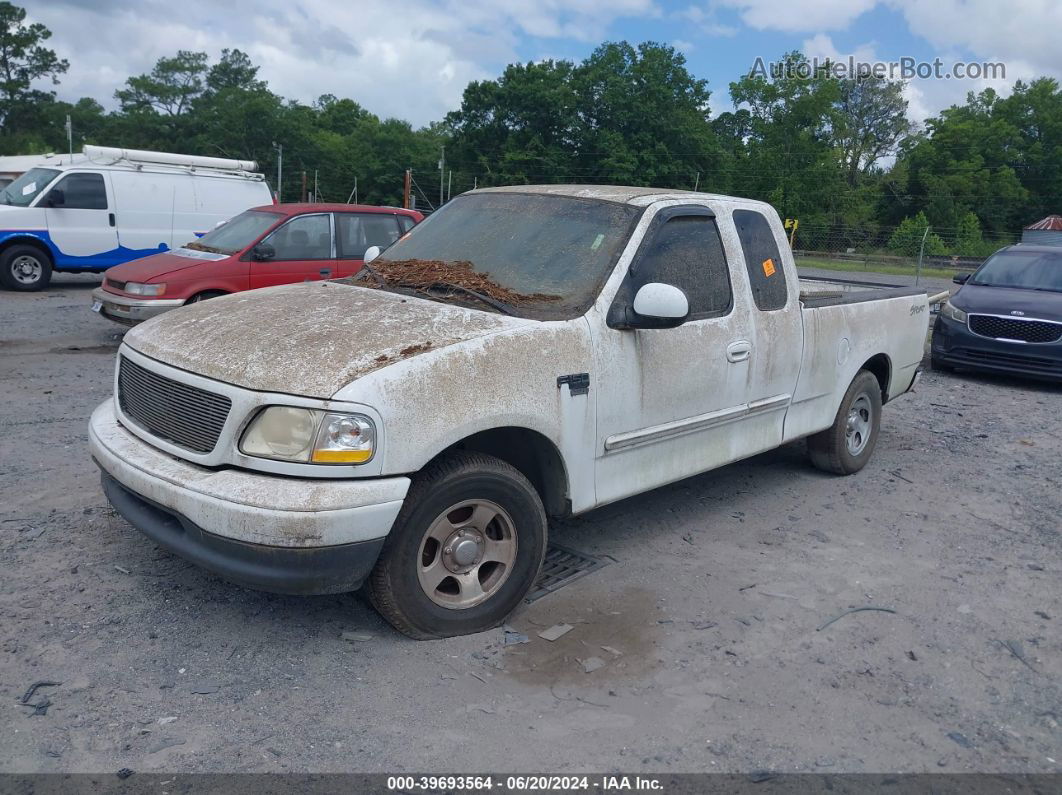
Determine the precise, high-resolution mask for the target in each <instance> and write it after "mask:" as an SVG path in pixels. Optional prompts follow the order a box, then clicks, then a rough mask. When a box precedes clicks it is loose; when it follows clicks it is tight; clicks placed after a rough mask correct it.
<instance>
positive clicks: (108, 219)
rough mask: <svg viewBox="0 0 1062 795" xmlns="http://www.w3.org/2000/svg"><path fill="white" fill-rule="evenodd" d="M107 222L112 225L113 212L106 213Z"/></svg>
mask: <svg viewBox="0 0 1062 795" xmlns="http://www.w3.org/2000/svg"><path fill="white" fill-rule="evenodd" d="M107 222H108V223H109V224H110V225H111V226H114V213H107Z"/></svg>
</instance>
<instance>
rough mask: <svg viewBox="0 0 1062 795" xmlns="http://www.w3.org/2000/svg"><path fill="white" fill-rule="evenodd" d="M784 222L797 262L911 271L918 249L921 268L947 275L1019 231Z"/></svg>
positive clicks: (974, 263) (972, 266) (970, 266)
mask: <svg viewBox="0 0 1062 795" xmlns="http://www.w3.org/2000/svg"><path fill="white" fill-rule="evenodd" d="M786 225H787V230H786V231H787V233H788V234H789V235H790V240H791V242H792V244H793V254H794V256H795V257H796V261H797V264H798V265H802V266H804V267H809V268H822V269H826V270H842V271H852V272H857V273H858V272H867V273H873V272H878V273H891V274H911V275H914V273H915V272H916V271H917V269H918V261H919V254H920V253H921V259H922V272H923V273H927V274H929V275H933V274H935V275H938V276H944V275H945V272H946V274H947V275H948V276H949V277H950V275H952V274H954V273H957V272H959V273H961V272H972V271H974V270H976V269H977V268H978V267H979V266H980V265H981V263H983V262H984V261H985V260H986V259H987V258H988V257H989V256H991V255H992V253H994V252H995V251H997V250H998V249H1000V248H1002V247H1003V246H1009V245H1011V244H1012V243H1016V242H1018V240H1019V239H1020V233H1014V234H999V233H997V234H990V233H978V234H976V235H971V234H969V232H966V233H963V232H962V231H961V230H947V229H939V228H935V227H929V228H928V232H927V231H926V227H921V228H917V229H912V228H911V227H910V225H907V226H898V227H880V228H876V229H874V230H858V229H856V230H853V229H844V230H841V229H837V228H836V227H826V226H815V225H810V224H809V225H804V224H800V223H799V222H798V223H797V225H796V229H795V230H794V229H793V227H792V224H791V222H788V221H787V222H786ZM923 241H924V248H923Z"/></svg>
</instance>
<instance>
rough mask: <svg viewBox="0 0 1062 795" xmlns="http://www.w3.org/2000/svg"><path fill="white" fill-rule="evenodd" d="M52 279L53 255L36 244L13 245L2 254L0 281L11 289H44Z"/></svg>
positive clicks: (21, 290)
mask: <svg viewBox="0 0 1062 795" xmlns="http://www.w3.org/2000/svg"><path fill="white" fill-rule="evenodd" d="M51 279H52V260H51V257H49V256H48V255H47V254H46V253H45V252H44V251H42V250H41V249H39V248H37V247H36V246H12V247H11V248H9V249H8V250H7V251H5V252H4V253H3V255H0V282H2V283H3V285H4V287H6V288H8V289H9V290H18V291H20V292H31V291H33V290H42V289H44V288H45V287H47V286H48V282H50V281H51Z"/></svg>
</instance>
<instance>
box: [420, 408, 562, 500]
mask: <svg viewBox="0 0 1062 795" xmlns="http://www.w3.org/2000/svg"><path fill="white" fill-rule="evenodd" d="M451 450H473V451H475V452H479V453H485V454H487V455H492V456H494V457H495V458H500V459H501V460H502V461H505V462H506V463H507V464H509V465H511V466H513V467H516V469H518V470H520V472H521V474H523V476H524V477H526V478H527V479H528V480H530V481H531V485H533V486H534V487H535V490H536V491H537V492H538V494H539V496H540V497H541V498H542V504H543V505H544V506H545V508H546V514H547V515H548V516H555V517H556V516H565V515H567V514H568V513H570V512H571V503H570V501H569V500H568V475H567V472H566V471H565V469H564V460H563V459H562V458H561V455H560V452H559V451H558V450H557V448H556V446H555V445H554V444H553V442H551V441H550V440H549V439H547V438H546V437H545V436H543V435H542V434H541V433H538V432H537V431H532V430H530V429H529V428H518V427H508V428H492V429H491V430H489V431H480V432H479V433H476V434H473V435H472V436H468V437H466V438H464V439H462V440H461V441H459V442H457V443H455V444H453V445H451V446H450V447H448V448H446V449H445V450H443V451H442V452H441V453H440V454H439V455H440V456H442V455H445V454H446V453H448V452H450V451H451ZM437 457H438V456H437Z"/></svg>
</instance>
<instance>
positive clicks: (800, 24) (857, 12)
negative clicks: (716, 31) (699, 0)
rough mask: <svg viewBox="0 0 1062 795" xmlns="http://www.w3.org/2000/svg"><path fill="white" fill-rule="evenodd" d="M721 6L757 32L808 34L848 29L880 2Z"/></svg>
mask: <svg viewBox="0 0 1062 795" xmlns="http://www.w3.org/2000/svg"><path fill="white" fill-rule="evenodd" d="M717 5H718V6H720V7H725V8H733V9H735V10H737V11H739V12H740V14H741V19H742V21H743V22H744V23H745V24H746V25H748V26H749V27H752V28H756V29H757V30H780V31H784V32H786V33H805V32H812V31H826V30H844V29H846V28H847V27H848V26H849V25H851V24H852V22H853V21H855V19H856V18H857V17H859V16H861V15H862V14H864V13H865V12H867V11H869V10H870V9H872V8H873V7H874V6H876V5H877V0H785V2H779V0H717Z"/></svg>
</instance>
